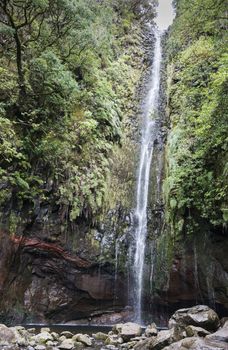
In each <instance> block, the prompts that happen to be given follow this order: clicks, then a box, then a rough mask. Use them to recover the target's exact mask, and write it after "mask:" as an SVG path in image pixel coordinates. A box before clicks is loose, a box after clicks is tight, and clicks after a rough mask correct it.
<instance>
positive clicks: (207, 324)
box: [169, 305, 219, 331]
mask: <svg viewBox="0 0 228 350" xmlns="http://www.w3.org/2000/svg"><path fill="white" fill-rule="evenodd" d="M176 324H178V325H181V326H188V325H192V326H197V327H202V328H204V329H206V330H208V331H210V330H212V331H213V330H217V329H218V327H219V318H218V315H217V314H216V312H215V311H214V310H212V309H210V308H209V307H208V306H206V305H197V306H194V307H192V308H188V309H180V310H177V311H176V312H175V313H174V315H173V316H172V317H171V318H170V320H169V328H173V327H174V326H175V325H176Z"/></svg>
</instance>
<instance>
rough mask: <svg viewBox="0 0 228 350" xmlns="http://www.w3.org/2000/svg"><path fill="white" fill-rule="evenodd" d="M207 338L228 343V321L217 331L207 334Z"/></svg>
mask: <svg viewBox="0 0 228 350" xmlns="http://www.w3.org/2000/svg"><path fill="white" fill-rule="evenodd" d="M206 339H208V340H211V341H219V342H225V343H228V321H226V322H225V324H224V326H223V327H221V328H220V329H219V330H218V331H217V332H215V333H213V334H210V335H207V336H206Z"/></svg>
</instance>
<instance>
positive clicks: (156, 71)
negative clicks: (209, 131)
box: [134, 29, 162, 322]
mask: <svg viewBox="0 0 228 350" xmlns="http://www.w3.org/2000/svg"><path fill="white" fill-rule="evenodd" d="M153 31H154V37H155V47H154V57H153V63H152V68H151V73H150V79H149V82H148V91H147V94H146V97H145V101H144V104H143V110H142V118H143V124H142V140H141V151H140V162H139V169H138V179H137V199H136V209H135V244H136V249H135V256H134V275H135V314H136V319H137V321H138V322H141V313H142V291H143V267H144V256H145V245H146V237H147V205H148V191H149V181H150V168H151V162H152V158H153V151H154V143H155V140H156V139H157V136H158V132H159V128H158V121H157V120H156V118H157V115H158V102H159V89H160V70H161V60H162V49H161V32H160V31H159V30H158V29H154V30H153Z"/></svg>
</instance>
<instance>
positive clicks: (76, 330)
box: [22, 323, 112, 335]
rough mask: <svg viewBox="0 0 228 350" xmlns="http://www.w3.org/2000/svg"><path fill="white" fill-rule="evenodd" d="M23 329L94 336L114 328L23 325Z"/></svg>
mask: <svg viewBox="0 0 228 350" xmlns="http://www.w3.org/2000/svg"><path fill="white" fill-rule="evenodd" d="M22 326H23V327H25V328H27V329H29V328H35V329H36V330H37V332H39V331H40V329H41V328H44V327H48V328H50V330H51V331H52V332H56V333H61V332H63V331H70V332H71V333H73V334H77V333H83V334H89V335H92V334H94V333H98V332H103V333H108V332H109V331H111V330H112V326H108V325H107V326H104V325H102V326H96V325H69V324H54V325H53V324H50V325H48V324H34V323H29V324H23V325H22Z"/></svg>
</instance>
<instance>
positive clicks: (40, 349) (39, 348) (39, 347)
mask: <svg viewBox="0 0 228 350" xmlns="http://www.w3.org/2000/svg"><path fill="white" fill-rule="evenodd" d="M35 350H46V346H44V345H37V346H36V347H35Z"/></svg>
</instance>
